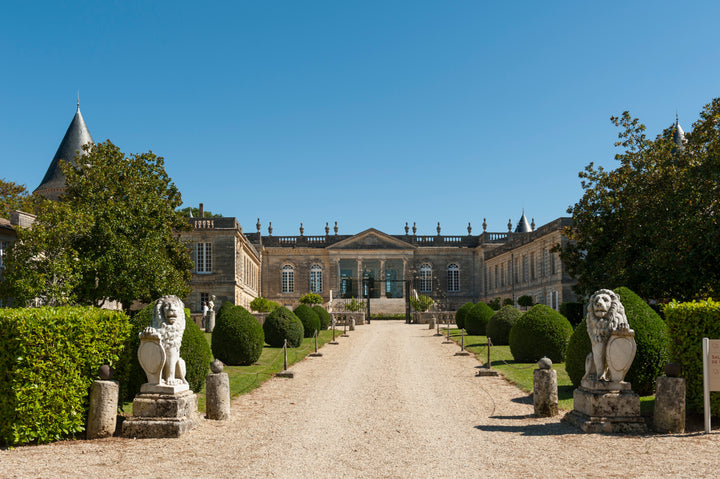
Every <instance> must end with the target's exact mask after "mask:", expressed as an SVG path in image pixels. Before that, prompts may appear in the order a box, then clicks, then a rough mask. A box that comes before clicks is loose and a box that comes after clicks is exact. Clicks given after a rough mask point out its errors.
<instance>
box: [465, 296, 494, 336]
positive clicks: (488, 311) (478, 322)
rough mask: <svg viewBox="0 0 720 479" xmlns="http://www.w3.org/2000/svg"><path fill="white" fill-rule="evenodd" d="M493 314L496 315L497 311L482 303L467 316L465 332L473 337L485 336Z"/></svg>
mask: <svg viewBox="0 0 720 479" xmlns="http://www.w3.org/2000/svg"><path fill="white" fill-rule="evenodd" d="M493 314H495V311H493V309H492V308H491V307H490V306H488V305H487V304H485V303H483V302H482V301H480V302H479V303H478V304H476V305H475V306H473V307H472V309H470V311H468V313H467V315H466V316H465V330H466V331H467V332H468V334H472V335H473V336H485V333H486V332H487V324H488V321H489V320H490V318H492V316H493Z"/></svg>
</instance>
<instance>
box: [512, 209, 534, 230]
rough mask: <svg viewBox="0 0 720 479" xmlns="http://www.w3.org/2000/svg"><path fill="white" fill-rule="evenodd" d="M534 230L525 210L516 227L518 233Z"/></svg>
mask: <svg viewBox="0 0 720 479" xmlns="http://www.w3.org/2000/svg"><path fill="white" fill-rule="evenodd" d="M531 231H532V228H531V227H530V223H529V222H528V220H527V218H526V217H525V212H524V211H523V214H522V216H521V217H520V221H518V224H517V227H516V228H515V232H516V233H530V232H531Z"/></svg>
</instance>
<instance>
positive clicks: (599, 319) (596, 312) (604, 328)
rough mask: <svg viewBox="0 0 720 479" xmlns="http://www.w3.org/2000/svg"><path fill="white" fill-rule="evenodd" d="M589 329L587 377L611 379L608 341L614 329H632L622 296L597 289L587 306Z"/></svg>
mask: <svg viewBox="0 0 720 479" xmlns="http://www.w3.org/2000/svg"><path fill="white" fill-rule="evenodd" d="M586 322H587V331H588V336H590V343H591V344H592V352H591V353H590V354H588V355H587V358H586V359H585V376H583V380H585V379H590V380H592V379H594V380H596V381H610V378H608V374H607V369H608V366H607V357H606V354H607V343H608V340H609V339H610V335H611V334H612V333H613V332H614V331H623V332H627V331H630V325H629V324H628V320H627V317H626V316H625V308H624V307H623V305H622V303H621V302H620V296H618V295H617V294H616V293H615V292H614V291H611V290H609V289H601V290H599V291H596V292H595V294H593V295H592V296H591V297H590V303H589V304H588V307H587V316H586Z"/></svg>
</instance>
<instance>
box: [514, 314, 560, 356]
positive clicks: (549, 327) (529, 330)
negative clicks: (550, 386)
mask: <svg viewBox="0 0 720 479" xmlns="http://www.w3.org/2000/svg"><path fill="white" fill-rule="evenodd" d="M572 332H573V329H572V326H571V325H570V322H569V321H568V320H567V318H565V316H563V315H562V314H560V313H558V312H557V311H555V310H554V309H552V308H551V307H549V306H545V305H544V304H536V305H535V306H533V307H532V308H530V309H529V310H528V311H527V312H526V313H525V314H523V315H522V316H520V317H519V318H518V319H517V321H515V324H513V326H512V328H511V329H510V337H509V343H510V352H511V353H512V355H513V358H515V360H516V361H518V362H521V363H534V362H535V361H537V360H539V359H540V358H542V357H543V356H547V357H548V358H550V359H551V360H552V361H553V362H557V363H561V362H563V360H564V359H565V352H566V351H567V343H568V339H569V338H570V335H571V334H572Z"/></svg>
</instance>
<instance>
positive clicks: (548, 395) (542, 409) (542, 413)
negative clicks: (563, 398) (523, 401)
mask: <svg viewBox="0 0 720 479" xmlns="http://www.w3.org/2000/svg"><path fill="white" fill-rule="evenodd" d="M538 367H539V368H540V369H536V370H535V371H533V405H534V406H535V415H536V416H537V417H552V416H557V415H558V388H557V371H555V370H554V369H552V361H551V360H550V359H548V358H542V359H541V360H540V361H538Z"/></svg>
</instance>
